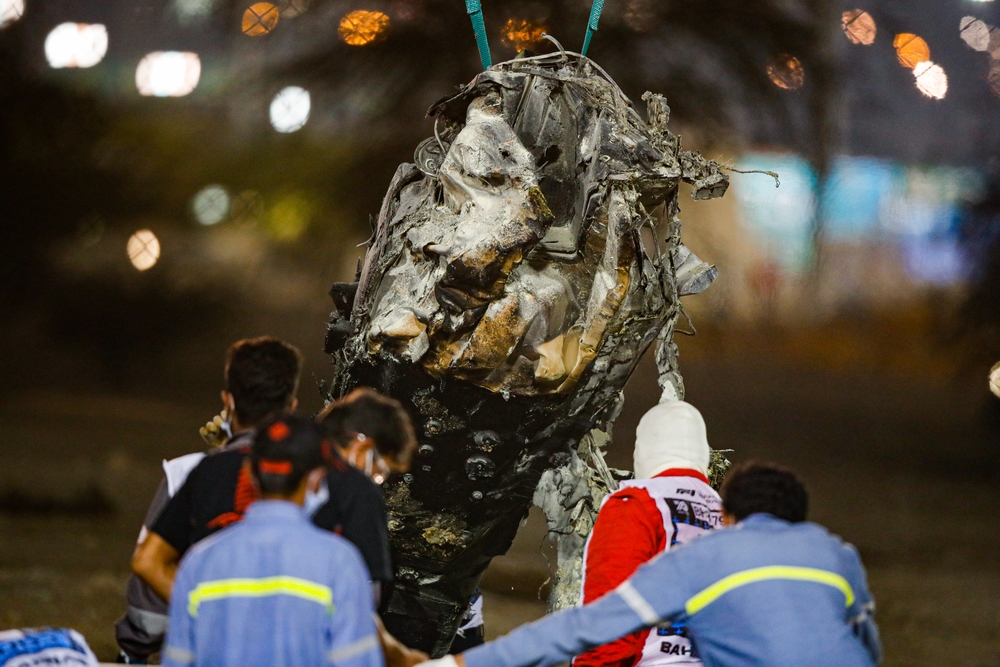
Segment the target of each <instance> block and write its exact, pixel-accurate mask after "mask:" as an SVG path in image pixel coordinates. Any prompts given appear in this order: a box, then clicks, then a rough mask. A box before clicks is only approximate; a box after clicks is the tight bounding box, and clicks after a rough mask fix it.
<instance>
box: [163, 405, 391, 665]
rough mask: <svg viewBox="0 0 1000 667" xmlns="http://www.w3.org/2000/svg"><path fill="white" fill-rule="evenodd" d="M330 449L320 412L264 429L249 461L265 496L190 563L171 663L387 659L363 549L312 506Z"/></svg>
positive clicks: (175, 608)
mask: <svg viewBox="0 0 1000 667" xmlns="http://www.w3.org/2000/svg"><path fill="white" fill-rule="evenodd" d="M329 448H330V445H329V443H327V442H326V441H325V440H323V436H322V432H321V429H320V426H318V425H317V424H316V423H315V422H314V421H313V420H312V419H308V418H305V417H295V416H291V415H286V416H283V417H279V418H278V419H277V420H276V421H273V422H271V423H270V424H266V425H264V426H262V427H261V429H260V430H259V431H258V433H257V435H256V437H255V438H254V444H253V449H252V450H251V453H250V459H249V465H250V468H251V474H252V475H253V479H254V482H255V483H256V484H257V486H258V488H259V489H260V500H258V501H256V502H254V503H253V504H252V505H250V507H249V508H248V509H247V511H246V514H245V515H244V519H243V521H241V522H239V523H236V524H234V525H232V526H230V527H228V528H225V529H223V530H221V531H219V532H218V533H216V534H215V535H213V536H211V537H208V538H206V539H205V540H203V541H202V542H200V543H198V544H196V545H195V546H194V547H192V548H191V549H190V550H189V551H188V553H187V554H186V555H185V556H184V559H183V560H182V561H181V564H180V568H179V569H178V570H177V576H176V579H175V581H174V588H173V593H172V595H171V600H170V627H169V630H168V633H167V639H166V643H165V645H164V648H163V664H164V665H168V666H170V667H182V666H184V667H186V666H187V665H196V666H197V665H212V666H213V667H256V666H260V667H302V666H303V665H322V664H336V665H338V667H383V665H384V663H383V659H382V650H381V647H380V645H379V640H378V634H377V632H376V628H375V619H374V614H375V609H374V603H373V600H372V595H371V589H370V587H369V581H368V571H367V570H366V568H365V564H364V561H363V560H362V558H361V555H360V554H359V552H358V550H357V548H356V547H355V546H353V545H352V544H351V543H350V542H348V541H347V540H345V539H343V538H341V537H339V536H337V535H334V534H332V533H330V532H327V531H324V530H321V529H319V528H317V527H316V526H314V525H313V524H312V523H311V522H310V521H309V518H308V517H307V516H306V514H305V512H304V510H303V508H302V505H303V503H304V502H305V497H306V492H307V491H310V490H311V491H315V490H316V489H317V488H318V487H319V485H320V483H321V482H322V480H323V476H324V475H325V473H326V467H325V465H324V458H325V456H327V457H328V456H329V455H330V451H329ZM324 449H325V451H324ZM324 455H325V456H324Z"/></svg>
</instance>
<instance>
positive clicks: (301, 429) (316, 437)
mask: <svg viewBox="0 0 1000 667" xmlns="http://www.w3.org/2000/svg"><path fill="white" fill-rule="evenodd" d="M324 445H325V447H324ZM329 448H330V445H329V444H328V443H327V442H326V440H325V439H324V437H323V429H322V428H321V427H320V426H319V424H317V423H316V422H315V421H313V420H312V419H309V418H308V417H299V416H297V415H281V416H279V417H277V418H276V419H273V420H271V421H268V422H265V423H264V424H262V425H261V427H260V429H258V431H257V434H256V435H255V436H254V440H253V448H252V449H251V450H250V470H251V472H252V473H253V477H254V479H255V480H256V481H257V486H258V488H259V489H260V490H261V493H267V494H274V495H282V496H288V495H291V494H292V493H294V492H295V490H296V489H298V488H299V485H300V484H301V483H302V480H303V478H305V476H306V475H307V474H309V472H310V471H312V470H315V469H316V468H319V467H321V466H322V465H323V463H324V460H325V458H326V457H327V456H329ZM324 449H325V451H324Z"/></svg>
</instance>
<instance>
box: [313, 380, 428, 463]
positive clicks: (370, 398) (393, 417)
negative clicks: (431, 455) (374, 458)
mask: <svg viewBox="0 0 1000 667" xmlns="http://www.w3.org/2000/svg"><path fill="white" fill-rule="evenodd" d="M317 419H318V420H319V421H320V422H321V423H322V424H323V426H324V427H325V429H326V434H327V436H328V437H329V438H330V439H331V440H333V441H334V442H335V443H337V444H338V445H340V446H341V447H346V446H347V445H348V444H350V442H351V440H353V439H354V438H355V436H357V435H358V434H364V435H365V436H366V437H369V438H372V439H373V440H374V441H375V449H376V450H378V453H379V454H381V455H382V456H387V457H391V458H393V459H395V460H396V461H399V462H400V463H403V464H407V463H409V461H410V457H411V456H412V454H413V449H414V448H415V447H416V445H417V439H416V436H415V435H414V434H413V424H412V422H411V421H410V416H409V415H408V414H407V413H406V410H405V409H403V406H402V405H401V404H400V402H399V401H397V400H395V399H392V398H388V397H387V396H383V395H382V394H380V393H378V392H377V391H375V390H373V389H368V388H361V389H355V390H354V391H352V392H351V393H350V394H348V395H347V396H345V397H344V398H342V399H341V400H339V401H335V402H332V403H330V404H329V405H327V406H326V407H325V408H323V410H322V411H321V412H320V413H319V415H317Z"/></svg>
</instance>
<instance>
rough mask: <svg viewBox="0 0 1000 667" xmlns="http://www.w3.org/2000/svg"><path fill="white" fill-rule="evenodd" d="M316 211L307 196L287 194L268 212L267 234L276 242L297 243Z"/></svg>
mask: <svg viewBox="0 0 1000 667" xmlns="http://www.w3.org/2000/svg"><path fill="white" fill-rule="evenodd" d="M315 210H316V207H315V205H314V204H313V203H312V202H311V201H310V200H309V199H307V198H306V197H305V195H303V194H301V193H298V192H292V193H289V194H286V195H284V196H282V197H281V198H280V199H278V201H276V202H275V203H274V205H273V206H271V208H270V210H269V211H268V212H267V232H268V233H269V234H270V235H271V237H272V238H273V239H275V240H276V241H284V242H291V241H295V240H297V239H298V238H299V237H301V236H302V234H303V232H305V231H306V229H307V228H308V227H309V223H310V222H311V221H312V217H313V214H314V213H315Z"/></svg>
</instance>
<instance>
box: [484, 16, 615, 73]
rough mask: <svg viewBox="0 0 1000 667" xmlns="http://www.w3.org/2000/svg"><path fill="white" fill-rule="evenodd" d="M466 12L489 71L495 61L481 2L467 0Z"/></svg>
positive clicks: (485, 66)
mask: <svg viewBox="0 0 1000 667" xmlns="http://www.w3.org/2000/svg"><path fill="white" fill-rule="evenodd" d="M597 1H598V2H602V1H603V0H597ZM465 11H466V12H468V14H469V18H470V19H472V29H473V31H475V33H476V46H478V47H479V59H480V60H481V61H483V69H489V66H490V65H492V64H493V59H492V58H491V57H490V43H489V40H488V39H487V38H486V25H485V24H484V23H483V6H482V5H481V4H480V3H479V0H465Z"/></svg>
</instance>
